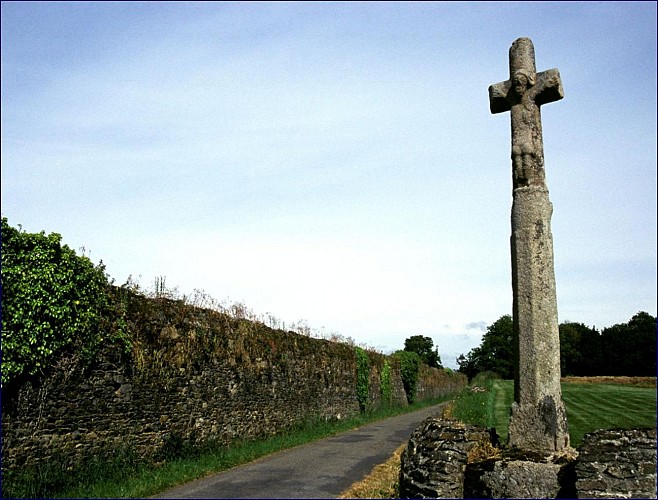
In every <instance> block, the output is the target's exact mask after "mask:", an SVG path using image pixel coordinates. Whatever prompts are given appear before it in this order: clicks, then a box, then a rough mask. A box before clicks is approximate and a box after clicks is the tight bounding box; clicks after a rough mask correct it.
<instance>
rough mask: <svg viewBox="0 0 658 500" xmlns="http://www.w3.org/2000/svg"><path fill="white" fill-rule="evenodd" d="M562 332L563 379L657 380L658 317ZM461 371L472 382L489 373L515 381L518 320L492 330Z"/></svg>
mask: <svg viewBox="0 0 658 500" xmlns="http://www.w3.org/2000/svg"><path fill="white" fill-rule="evenodd" d="M559 330H560V367H561V370H562V376H570V375H571V376H580V377H584V376H600V375H611V376H650V377H654V376H656V317H655V316H651V315H650V314H649V313H646V312H644V311H640V312H638V313H637V314H635V315H634V316H633V317H632V318H631V319H630V320H629V321H628V323H620V324H617V325H614V326H610V327H607V328H604V329H603V330H602V331H601V332H599V331H598V330H597V329H596V328H593V327H592V328H590V327H588V326H586V325H584V324H582V323H574V322H565V323H562V324H560V325H559ZM457 363H458V364H459V371H460V372H462V373H464V374H466V375H467V376H468V378H469V379H472V378H473V377H474V376H475V375H476V374H478V373H480V372H485V371H491V372H496V373H498V374H499V375H500V376H501V377H503V378H506V379H511V378H513V377H514V337H513V327H512V317H511V316H510V315H505V316H502V317H501V318H500V319H498V321H496V322H495V323H493V324H492V325H491V326H489V327H488V328H487V332H486V333H485V334H484V336H483V338H482V343H481V344H480V346H478V347H476V348H474V349H471V351H469V353H468V354H466V355H464V354H462V355H460V356H459V357H458V358H457Z"/></svg>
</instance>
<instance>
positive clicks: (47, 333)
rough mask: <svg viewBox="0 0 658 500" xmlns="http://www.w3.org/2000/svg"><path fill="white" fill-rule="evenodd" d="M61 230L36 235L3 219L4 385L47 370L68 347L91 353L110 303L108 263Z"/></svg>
mask: <svg viewBox="0 0 658 500" xmlns="http://www.w3.org/2000/svg"><path fill="white" fill-rule="evenodd" d="M61 239H62V237H61V236H60V235H59V234H57V233H52V234H50V235H46V234H45V232H43V231H42V232H41V233H38V234H30V233H26V232H25V231H23V230H22V229H21V228H20V227H19V229H15V228H13V227H11V226H10V225H9V223H8V221H7V218H5V217H3V218H2V292H3V293H2V384H3V385H5V384H7V382H9V381H10V380H13V379H15V378H16V377H18V376H20V375H23V374H26V375H27V374H29V375H34V374H37V373H40V372H43V371H44V369H45V368H46V367H48V366H49V365H50V364H51V363H52V362H53V361H54V360H55V359H56V358H57V356H58V355H60V354H61V353H62V352H63V351H64V350H65V349H70V350H71V351H72V352H75V354H76V356H79V357H80V358H82V359H85V358H86V359H88V358H90V357H91V356H92V355H93V354H94V353H95V350H96V348H97V346H98V345H99V343H100V342H101V340H102V332H101V331H100V328H99V325H100V319H101V314H102V312H103V310H104V309H105V308H107V307H108V295H107V288H108V281H107V276H106V274H105V267H104V265H103V263H102V262H101V263H100V264H99V265H98V266H94V264H93V263H92V262H91V261H90V260H89V258H87V257H85V256H77V255H76V254H75V252H74V251H73V250H71V249H70V248H69V247H68V246H66V245H62V244H61Z"/></svg>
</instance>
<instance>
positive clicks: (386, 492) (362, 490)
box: [338, 443, 407, 498]
mask: <svg viewBox="0 0 658 500" xmlns="http://www.w3.org/2000/svg"><path fill="white" fill-rule="evenodd" d="M406 446H407V443H404V444H403V445H400V447H399V448H398V449H397V450H395V452H394V453H393V455H391V458H389V459H388V460H387V461H386V462H384V463H383V464H379V465H377V466H375V468H374V469H373V470H372V471H371V472H370V474H368V475H367V476H366V477H364V478H363V479H362V480H361V481H358V482H356V483H354V484H353V485H352V486H350V487H349V488H348V489H346V490H345V491H343V492H342V493H341V494H340V495H339V497H338V498H398V497H399V495H400V488H399V486H400V482H399V476H400V457H401V455H402V452H403V451H404V448H405V447H406Z"/></svg>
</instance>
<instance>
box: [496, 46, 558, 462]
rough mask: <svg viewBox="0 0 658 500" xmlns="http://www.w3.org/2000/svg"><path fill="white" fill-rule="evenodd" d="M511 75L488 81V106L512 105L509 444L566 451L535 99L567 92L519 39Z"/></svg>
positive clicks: (547, 212) (550, 243)
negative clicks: (512, 368) (511, 400)
mask: <svg viewBox="0 0 658 500" xmlns="http://www.w3.org/2000/svg"><path fill="white" fill-rule="evenodd" d="M509 67H510V79H509V80H507V81H505V82H501V83H497V84H494V85H491V86H490V87H489V104H490V107H491V112H492V113H501V112H503V111H511V121H512V172H513V174H512V178H513V203H512V237H511V249H512V291H513V322H514V341H515V346H514V348H515V349H514V351H515V375H514V403H513V404H512V409H511V414H510V422H509V446H510V447H514V448H519V449H522V450H526V451H533V452H537V453H541V454H544V455H547V454H557V453H561V452H566V451H567V450H569V449H570V448H569V433H568V429H567V417H566V412H565V409H564V403H563V402H562V390H561V388H560V336H559V332H558V319H557V297H556V291H555V272H554V269H553V236H552V235H551V215H552V213H553V206H552V204H551V202H550V200H549V198H548V189H547V187H546V177H545V173H544V145H543V141H542V130H541V115H540V106H541V105H542V104H546V103H549V102H553V101H557V100H559V99H562V97H564V93H563V90H562V82H561V80H560V73H559V72H558V70H557V69H550V70H548V71H543V72H541V73H537V72H536V69H535V49H534V47H533V45H532V41H531V40H530V39H529V38H519V39H518V40H516V41H515V42H514V43H513V44H512V47H511V48H510V51H509Z"/></svg>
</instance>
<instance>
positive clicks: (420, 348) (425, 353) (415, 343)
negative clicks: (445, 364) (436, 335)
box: [404, 335, 442, 368]
mask: <svg viewBox="0 0 658 500" xmlns="http://www.w3.org/2000/svg"><path fill="white" fill-rule="evenodd" d="M404 350H405V351H407V352H415V353H416V354H418V356H419V357H420V360H421V361H422V362H423V363H425V364H426V365H428V366H431V367H434V368H442V366H441V356H439V348H438V347H434V341H433V340H432V339H431V338H429V337H423V336H422V335H414V336H412V337H409V338H408V339H407V340H405V341H404Z"/></svg>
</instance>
